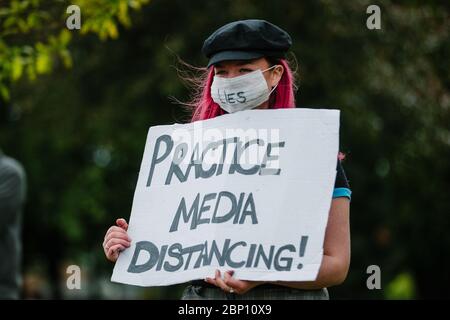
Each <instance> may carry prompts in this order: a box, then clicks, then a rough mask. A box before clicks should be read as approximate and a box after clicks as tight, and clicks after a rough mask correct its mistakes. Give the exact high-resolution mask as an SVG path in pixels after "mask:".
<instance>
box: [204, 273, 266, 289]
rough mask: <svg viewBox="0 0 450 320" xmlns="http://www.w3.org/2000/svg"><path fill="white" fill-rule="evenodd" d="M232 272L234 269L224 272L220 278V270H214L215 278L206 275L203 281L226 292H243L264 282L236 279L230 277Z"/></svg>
mask: <svg viewBox="0 0 450 320" xmlns="http://www.w3.org/2000/svg"><path fill="white" fill-rule="evenodd" d="M233 273H234V271H227V272H224V276H223V278H222V276H221V274H220V271H219V270H216V273H215V278H214V279H212V278H208V277H206V278H205V281H206V282H208V283H210V284H213V285H215V286H217V287H219V288H221V289H222V290H223V291H225V292H227V293H237V294H244V293H246V292H248V291H249V290H251V289H253V288H254V287H256V286H259V285H260V284H263V283H264V282H263V281H248V280H238V279H235V278H233V277H232V276H233Z"/></svg>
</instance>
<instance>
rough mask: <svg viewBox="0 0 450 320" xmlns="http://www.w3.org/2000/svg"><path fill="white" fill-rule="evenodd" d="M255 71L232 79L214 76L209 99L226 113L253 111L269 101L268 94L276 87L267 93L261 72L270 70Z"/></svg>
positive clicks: (267, 89)
mask: <svg viewBox="0 0 450 320" xmlns="http://www.w3.org/2000/svg"><path fill="white" fill-rule="evenodd" d="M274 67H276V66H272V67H270V68H268V69H266V70H263V71H261V70H260V69H259V70H255V71H252V72H249V73H247V74H244V75H242V76H238V77H234V78H222V77H218V76H214V80H213V83H212V85H211V97H212V99H213V100H214V102H215V103H217V104H218V105H219V106H220V107H221V108H222V109H223V110H225V111H226V112H228V113H233V112H238V111H242V110H250V109H254V108H256V107H257V106H259V105H261V104H262V103H264V102H266V101H267V100H269V97H270V94H271V93H272V92H273V91H274V90H275V89H276V87H277V85H278V84H277V85H276V86H275V87H274V88H273V89H272V90H271V91H269V88H268V87H267V82H266V79H265V78H264V76H263V72H266V71H267V70H270V69H272V68H274Z"/></svg>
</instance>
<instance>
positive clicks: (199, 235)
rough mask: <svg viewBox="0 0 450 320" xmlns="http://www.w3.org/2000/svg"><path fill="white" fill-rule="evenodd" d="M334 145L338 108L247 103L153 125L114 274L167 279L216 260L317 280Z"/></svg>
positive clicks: (196, 273)
mask: <svg viewBox="0 0 450 320" xmlns="http://www.w3.org/2000/svg"><path fill="white" fill-rule="evenodd" d="M338 148H339V111H338V110H323V109H320V110H316V109H278V110H250V111H241V112H237V113H235V114H227V115H223V116H220V117H217V118H214V119H209V120H205V121H197V122H194V123H190V124H174V125H164V126H155V127H151V128H150V130H149V132H148V136H147V142H146V145H145V151H144V156H143V159H142V164H141V169H140V172H139V178H138V182H137V186H136V191H135V194H134V199H133V206H132V210H131V217H130V224H129V229H128V234H129V236H130V237H131V239H132V244H131V247H130V248H128V249H127V250H125V251H123V252H122V253H121V254H120V256H119V259H118V260H117V262H116V265H115V267H114V272H113V275H112V281H115V282H121V283H127V284H133V285H139V286H159V285H171V284H176V283H182V282H187V281H189V280H194V279H204V278H205V277H206V276H209V277H214V271H215V270H216V269H219V270H222V271H226V270H234V271H235V275H234V276H235V277H237V278H239V279H245V280H265V281H271V280H274V281H275V280H286V281H312V280H314V279H315V278H316V277H317V274H318V271H319V267H320V264H321V260H322V256H323V240H324V235H325V228H326V224H327V219H328V213H329V209H330V205H331V199H332V192H333V187H334V180H335V176H336V161H337V154H338Z"/></svg>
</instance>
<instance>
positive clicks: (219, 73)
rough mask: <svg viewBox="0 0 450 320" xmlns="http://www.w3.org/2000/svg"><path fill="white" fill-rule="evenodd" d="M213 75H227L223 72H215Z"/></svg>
mask: <svg viewBox="0 0 450 320" xmlns="http://www.w3.org/2000/svg"><path fill="white" fill-rule="evenodd" d="M214 74H217V75H222V76H223V75H226V74H227V73H226V72H225V70H216V72H215V73H214Z"/></svg>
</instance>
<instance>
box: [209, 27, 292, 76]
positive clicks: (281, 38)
mask: <svg viewBox="0 0 450 320" xmlns="http://www.w3.org/2000/svg"><path fill="white" fill-rule="evenodd" d="M291 45H292V40H291V37H290V36H289V34H288V33H287V32H286V31H284V30H283V29H281V28H279V27H277V26H276V25H274V24H272V23H270V22H267V21H265V20H256V19H251V20H239V21H234V22H231V23H228V24H226V25H224V26H223V27H220V28H219V29H217V30H216V31H214V32H213V34H211V35H210V36H209V37H208V38H207V39H206V40H205V42H204V43H203V47H202V52H203V54H204V55H205V56H206V57H207V58H209V62H208V67H210V66H211V65H213V64H215V63H218V62H221V61H226V60H250V59H257V58H261V57H275V58H284V57H285V55H286V52H287V51H288V50H289V48H290V47H291Z"/></svg>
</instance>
